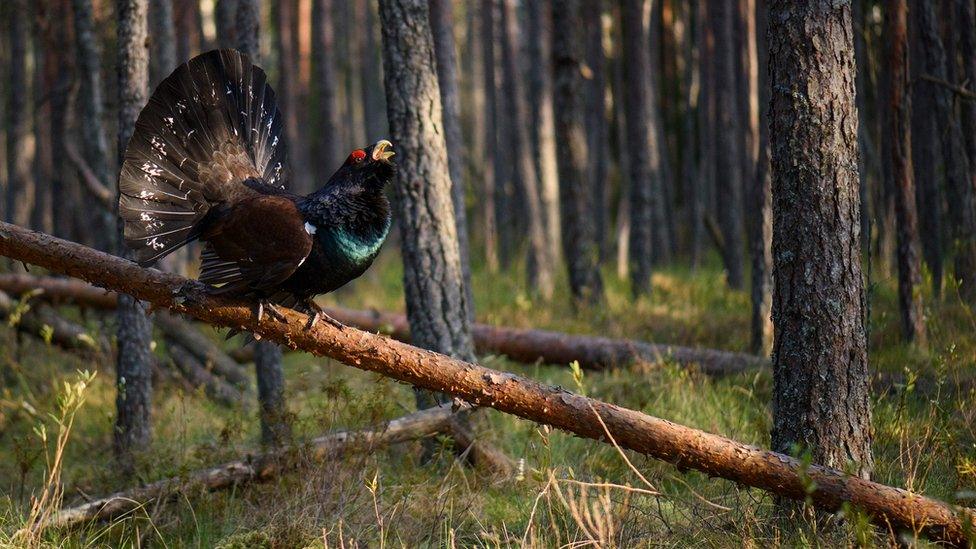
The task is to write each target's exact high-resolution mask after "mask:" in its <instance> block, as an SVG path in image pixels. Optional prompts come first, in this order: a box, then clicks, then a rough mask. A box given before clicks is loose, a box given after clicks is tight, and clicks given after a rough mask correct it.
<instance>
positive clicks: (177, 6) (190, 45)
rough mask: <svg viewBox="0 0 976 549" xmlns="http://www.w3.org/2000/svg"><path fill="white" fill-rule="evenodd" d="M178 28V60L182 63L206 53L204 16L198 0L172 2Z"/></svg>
mask: <svg viewBox="0 0 976 549" xmlns="http://www.w3.org/2000/svg"><path fill="white" fill-rule="evenodd" d="M172 2H173V18H174V26H175V28H176V58H177V59H179V60H180V62H183V61H186V60H188V59H190V58H191V57H193V56H195V55H198V54H200V53H202V52H203V51H204V48H205V47H206V44H204V36H203V28H202V24H201V23H202V16H201V14H200V2H199V1H197V0H172Z"/></svg>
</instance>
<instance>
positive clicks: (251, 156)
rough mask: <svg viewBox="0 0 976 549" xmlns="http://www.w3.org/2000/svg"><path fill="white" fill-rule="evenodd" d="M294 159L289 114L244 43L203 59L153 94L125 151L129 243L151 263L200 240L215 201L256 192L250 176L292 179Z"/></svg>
mask: <svg viewBox="0 0 976 549" xmlns="http://www.w3.org/2000/svg"><path fill="white" fill-rule="evenodd" d="M284 165H285V144H284V139H283V138H282V121H281V115H280V113H279V112H278V108H277V106H276V105H275V96H274V91H273V90H272V89H271V86H269V85H268V83H267V77H266V76H265V74H264V71H262V70H261V69H260V68H258V67H255V66H254V65H252V64H251V61H250V59H249V58H248V57H247V56H245V55H244V54H242V53H240V52H238V51H235V50H214V51H210V52H207V53H204V54H202V55H199V56H197V57H194V58H193V59H191V60H189V61H187V62H186V63H184V64H183V65H180V66H179V67H178V68H177V69H176V70H175V71H174V72H173V74H171V75H170V76H169V77H167V78H166V79H165V80H163V82H162V83H161V84H160V85H159V87H157V88H156V90H155V91H154V92H153V94H152V96H151V97H150V99H149V103H148V104H147V105H146V106H145V108H143V110H142V112H141V113H140V114H139V119H138V121H137V122H136V129H135V133H134V134H133V135H132V139H131V140H130V141H129V144H128V148H127V149H126V151H125V160H124V162H123V164H122V172H121V174H120V175H119V192H120V197H119V215H120V216H121V217H122V219H123V220H124V221H125V229H124V236H125V242H126V244H127V245H128V246H129V248H131V249H132V250H133V251H134V252H135V257H136V259H137V260H138V261H139V263H140V264H143V265H148V264H150V263H152V262H154V261H156V260H157V259H159V258H161V257H163V256H165V255H166V254H169V253H170V252H172V251H174V250H176V249H177V248H179V247H180V246H183V245H184V244H186V243H187V242H190V241H192V240H193V239H195V238H197V237H198V236H199V234H200V232H201V230H202V228H203V226H204V225H205V223H206V217H207V213H208V212H209V211H210V210H211V208H212V207H213V206H214V205H216V204H219V203H222V202H228V201H232V200H233V199H234V198H235V197H237V196H240V195H241V194H242V193H247V192H250V191H249V190H248V189H247V188H246V187H244V186H243V185H240V183H241V182H242V181H244V180H246V179H248V178H251V177H256V178H260V179H262V180H263V181H264V182H265V183H266V184H269V185H274V186H283V178H282V168H283V166H284Z"/></svg>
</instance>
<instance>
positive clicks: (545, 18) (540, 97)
mask: <svg viewBox="0 0 976 549" xmlns="http://www.w3.org/2000/svg"><path fill="white" fill-rule="evenodd" d="M526 10H527V12H528V28H527V29H526V33H527V34H528V41H529V66H530V67H532V71H531V76H530V80H529V97H530V101H529V104H530V109H529V116H530V118H531V131H532V137H531V141H532V148H533V151H534V155H535V169H536V173H538V174H539V201H540V203H541V204H542V213H543V216H544V219H545V227H546V241H547V242H548V245H549V254H550V257H551V258H552V261H553V265H558V263H559V260H560V256H561V255H562V234H561V233H560V229H559V226H560V225H559V174H558V173H557V170H558V168H557V167H556V135H555V133H556V130H555V126H554V124H555V122H554V121H553V117H554V113H553V111H552V54H551V52H550V46H551V40H552V38H551V37H552V21H551V20H550V16H549V15H550V14H549V9H548V7H547V5H546V3H545V2H543V1H538V2H527V3H526ZM601 100H602V99H601Z"/></svg>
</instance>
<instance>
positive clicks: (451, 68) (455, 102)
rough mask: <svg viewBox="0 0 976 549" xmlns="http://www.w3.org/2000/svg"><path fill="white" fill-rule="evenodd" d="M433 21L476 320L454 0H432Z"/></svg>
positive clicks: (454, 196) (461, 244) (457, 217)
mask: <svg viewBox="0 0 976 549" xmlns="http://www.w3.org/2000/svg"><path fill="white" fill-rule="evenodd" d="M430 25H431V31H432V32H433V38H434V54H435V55H436V56H437V82H438V87H439V89H440V94H441V105H442V107H443V116H444V140H445V142H446V145H447V165H448V169H449V170H450V174H451V201H452V202H453V204H454V222H455V225H456V230H457V239H458V249H459V251H460V253H461V273H462V275H463V280H464V288H465V290H466V291H467V296H466V298H467V301H468V313H469V314H470V316H471V318H470V320H471V321H472V322H474V296H473V295H472V294H471V291H472V287H471V252H470V246H471V245H470V242H469V238H468V212H467V205H466V202H465V196H466V193H465V184H464V182H465V179H464V164H465V159H466V156H467V155H466V154H465V146H464V136H463V134H462V132H461V92H460V89H459V86H460V82H459V77H458V66H457V53H456V51H455V41H454V7H453V4H452V0H430Z"/></svg>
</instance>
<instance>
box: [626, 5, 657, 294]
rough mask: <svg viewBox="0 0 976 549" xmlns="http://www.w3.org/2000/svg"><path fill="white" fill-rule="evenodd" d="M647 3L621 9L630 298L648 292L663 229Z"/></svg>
mask: <svg viewBox="0 0 976 549" xmlns="http://www.w3.org/2000/svg"><path fill="white" fill-rule="evenodd" d="M648 7H649V6H648V3H647V1H646V0H624V2H623V3H622V7H621V9H620V29H621V35H622V42H621V45H622V51H623V52H624V53H625V55H626V56H627V59H625V60H622V64H623V86H624V90H623V102H624V116H623V124H624V128H625V131H626V137H627V139H626V145H625V146H626V147H627V167H628V176H629V180H630V181H629V182H628V187H629V193H630V223H631V229H630V246H629V249H630V268H629V269H628V272H629V273H630V287H631V291H632V292H633V294H634V297H638V296H641V295H646V294H649V293H650V292H651V265H652V263H653V255H654V253H653V250H654V247H655V243H654V235H653V233H654V231H656V230H661V229H662V225H661V224H659V223H658V222H659V221H660V220H659V219H656V218H655V216H654V209H655V208H656V205H655V201H656V200H660V198H661V197H660V195H659V194H657V193H656V192H655V191H656V190H657V189H660V188H661V154H660V149H659V147H658V145H659V143H658V140H657V134H656V132H655V131H654V129H653V128H652V127H651V116H652V115H651V110H652V109H655V108H657V107H656V102H655V99H654V98H655V94H654V91H653V88H652V87H651V86H648V85H647V82H648V81H649V79H650V76H648V74H647V72H648V70H649V68H650V64H651V63H650V58H649V56H648V48H647V40H648V39H647V26H646V25H647V17H646V15H647V13H648V11H647V9H648Z"/></svg>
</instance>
